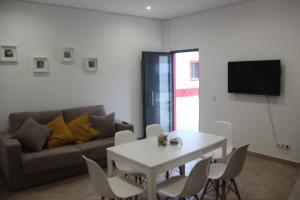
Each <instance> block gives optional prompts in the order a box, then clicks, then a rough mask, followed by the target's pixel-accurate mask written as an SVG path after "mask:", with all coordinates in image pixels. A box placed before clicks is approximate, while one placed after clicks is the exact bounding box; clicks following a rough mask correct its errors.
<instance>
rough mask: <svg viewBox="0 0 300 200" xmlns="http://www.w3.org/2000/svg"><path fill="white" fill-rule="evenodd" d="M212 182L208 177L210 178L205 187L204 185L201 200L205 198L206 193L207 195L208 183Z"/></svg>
mask: <svg viewBox="0 0 300 200" xmlns="http://www.w3.org/2000/svg"><path fill="white" fill-rule="evenodd" d="M210 182H211V180H210V179H208V180H207V181H206V184H205V187H204V189H203V192H202V194H201V197H200V200H203V197H204V195H206V192H207V188H208V185H209V183H210Z"/></svg>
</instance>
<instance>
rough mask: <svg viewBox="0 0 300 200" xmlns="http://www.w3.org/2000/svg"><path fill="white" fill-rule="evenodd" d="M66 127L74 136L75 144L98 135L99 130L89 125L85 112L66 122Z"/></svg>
mask: <svg viewBox="0 0 300 200" xmlns="http://www.w3.org/2000/svg"><path fill="white" fill-rule="evenodd" d="M68 128H69V129H70V131H71V132H72V135H73V136H74V137H75V139H76V141H75V143H76V144H81V143H84V142H88V141H90V140H93V139H95V138H96V137H98V135H99V132H98V131H97V130H96V129H94V128H93V127H91V126H90V123H89V115H88V114H87V113H85V114H83V115H81V116H79V117H77V118H75V119H73V120H72V121H71V122H69V123H68Z"/></svg>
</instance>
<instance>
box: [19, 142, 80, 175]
mask: <svg viewBox="0 0 300 200" xmlns="http://www.w3.org/2000/svg"><path fill="white" fill-rule="evenodd" d="M22 160H23V173H24V174H25V175H31V174H36V173H39V172H44V171H47V170H53V169H59V168H63V167H67V166H73V165H78V164H80V163H82V157H81V152H80V150H79V149H78V148H76V147H75V146H73V145H69V146H63V147H58V148H54V149H45V150H43V151H41V152H25V153H23V154H22Z"/></svg>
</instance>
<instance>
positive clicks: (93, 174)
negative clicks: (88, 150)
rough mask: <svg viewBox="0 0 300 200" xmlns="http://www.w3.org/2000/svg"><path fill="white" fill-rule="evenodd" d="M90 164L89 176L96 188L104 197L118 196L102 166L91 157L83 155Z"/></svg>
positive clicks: (88, 164)
mask: <svg viewBox="0 0 300 200" xmlns="http://www.w3.org/2000/svg"><path fill="white" fill-rule="evenodd" d="M82 157H83V159H84V160H85V162H86V164H87V166H88V172H89V176H90V179H91V182H92V185H93V187H94V188H95V190H96V191H97V192H98V193H99V194H100V195H101V196H104V197H107V198H117V197H116V196H115V195H114V193H113V191H112V190H111V187H110V185H109V183H108V180H107V177H106V175H105V173H104V172H103V170H102V169H101V167H100V166H99V165H98V164H97V163H96V162H94V161H92V160H91V159H88V158H87V157H85V156H82Z"/></svg>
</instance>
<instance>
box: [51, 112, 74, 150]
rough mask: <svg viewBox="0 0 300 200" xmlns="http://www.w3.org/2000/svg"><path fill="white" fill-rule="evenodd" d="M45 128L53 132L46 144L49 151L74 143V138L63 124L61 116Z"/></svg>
mask: <svg viewBox="0 0 300 200" xmlns="http://www.w3.org/2000/svg"><path fill="white" fill-rule="evenodd" d="M46 126H47V127H48V128H51V129H52V130H53V133H52V134H51V136H50V137H49V139H48V142H47V143H48V148H49V149H51V148H55V147H60V146H64V145H66V144H71V143H74V142H75V140H76V138H75V137H74V136H73V134H72V132H71V131H70V129H69V128H68V126H67V124H66V123H65V121H64V118H63V116H59V117H56V118H55V119H54V120H53V121H51V122H49V123H48V124H46Z"/></svg>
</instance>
